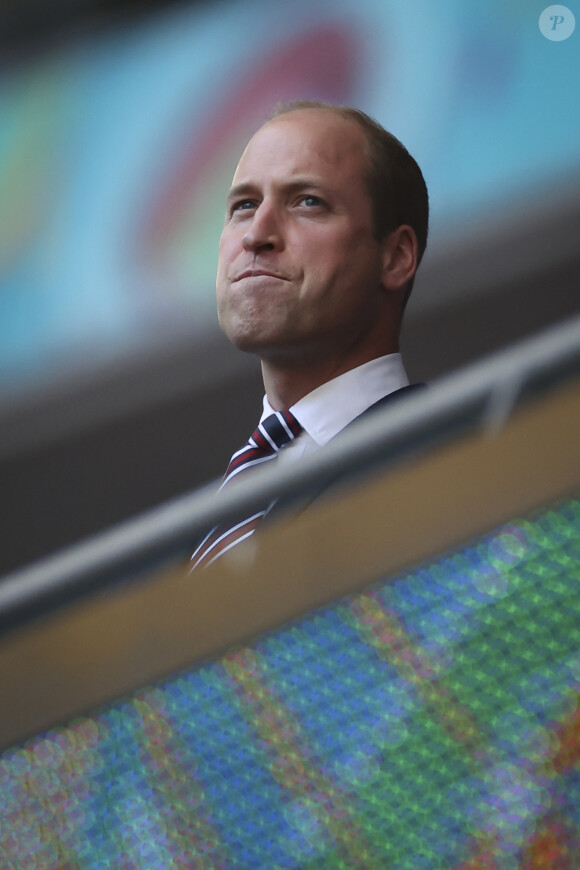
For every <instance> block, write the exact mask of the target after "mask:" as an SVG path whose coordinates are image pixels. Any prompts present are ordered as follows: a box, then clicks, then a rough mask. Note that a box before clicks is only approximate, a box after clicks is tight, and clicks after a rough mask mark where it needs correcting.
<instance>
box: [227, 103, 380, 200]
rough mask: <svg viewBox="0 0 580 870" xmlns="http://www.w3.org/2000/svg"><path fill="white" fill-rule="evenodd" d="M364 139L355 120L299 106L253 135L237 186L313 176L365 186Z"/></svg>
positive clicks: (240, 166) (245, 153)
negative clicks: (259, 180)
mask: <svg viewBox="0 0 580 870" xmlns="http://www.w3.org/2000/svg"><path fill="white" fill-rule="evenodd" d="M365 144H366V142H365V137H364V134H363V132H362V130H361V129H360V127H359V126H358V124H357V123H356V122H354V121H351V120H349V119H347V118H343V117H342V116H341V115H338V114H336V113H334V112H331V111H328V110H324V109H300V110H296V111H294V112H289V113H288V114H286V115H281V116H279V117H278V118H275V119H274V120H272V121H269V122H268V123H267V124H265V125H264V126H263V127H261V128H260V129H259V130H258V131H257V133H255V134H254V136H253V137H252V138H251V139H250V142H249V143H248V145H247V147H246V150H245V151H244V153H243V154H242V157H241V159H240V162H239V164H238V168H237V170H236V173H235V175H234V184H243V183H249V182H251V181H253V180H256V181H257V180H258V179H262V180H263V179H270V178H271V179H272V180H277V179H279V180H283V179H284V178H292V177H294V176H312V178H313V180H314V179H315V178H317V179H319V180H320V181H325V180H328V181H331V180H332V179H333V178H335V179H336V180H337V181H341V182H342V183H346V182H348V183H349V184H355V186H357V187H359V186H360V187H362V186H363V185H364V175H365V169H366V157H365V152H366V149H365Z"/></svg>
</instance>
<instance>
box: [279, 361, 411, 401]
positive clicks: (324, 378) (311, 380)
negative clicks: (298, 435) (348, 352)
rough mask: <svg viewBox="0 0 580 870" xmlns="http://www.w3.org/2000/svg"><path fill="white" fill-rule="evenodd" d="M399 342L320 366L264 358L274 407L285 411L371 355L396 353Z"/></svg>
mask: <svg viewBox="0 0 580 870" xmlns="http://www.w3.org/2000/svg"><path fill="white" fill-rule="evenodd" d="M398 349H399V348H398V346H394V347H391V348H389V349H387V348H385V349H383V350H382V351H381V352H380V353H376V354H374V355H372V356H368V357H365V358H364V359H362V358H361V359H359V360H349V362H348V363H342V364H332V363H330V362H327V363H326V364H321V365H318V366H313V365H302V366H294V367H291V366H289V365H288V364H284V363H282V364H280V363H276V362H275V361H273V360H264V359H263V360H262V376H263V379H264V389H265V391H266V396H267V397H268V402H269V403H270V405H271V407H272V408H273V409H274V411H282V410H285V409H287V408H290V407H291V406H292V405H295V404H296V402H298V401H300V399H303V398H304V396H307V395H308V394H309V393H311V392H312V391H313V390H316V389H317V388H318V387H321V386H322V384H326V383H328V381H332V380H333V379H334V378H337V377H338V376H339V375H343V374H344V373H345V372H348V371H350V370H351V369H354V368H358V366H359V365H363V364H364V363H366V362H370V361H371V360H372V359H377V358H378V357H380V356H384V355H386V354H389V353H397V352H398Z"/></svg>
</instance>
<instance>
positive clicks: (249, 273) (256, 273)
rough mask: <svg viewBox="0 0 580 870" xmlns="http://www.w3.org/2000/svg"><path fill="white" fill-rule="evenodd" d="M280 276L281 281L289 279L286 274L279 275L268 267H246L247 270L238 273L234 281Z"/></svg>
mask: <svg viewBox="0 0 580 870" xmlns="http://www.w3.org/2000/svg"><path fill="white" fill-rule="evenodd" d="M260 277H265V278H279V279H280V281H288V280H289V279H288V278H286V277H284V275H278V274H277V273H276V272H269V271H268V270H267V269H246V271H245V272H241V273H240V274H239V275H237V276H236V277H235V278H234V279H233V282H232V283H235V282H236V281H241V280H242V279H243V278H260Z"/></svg>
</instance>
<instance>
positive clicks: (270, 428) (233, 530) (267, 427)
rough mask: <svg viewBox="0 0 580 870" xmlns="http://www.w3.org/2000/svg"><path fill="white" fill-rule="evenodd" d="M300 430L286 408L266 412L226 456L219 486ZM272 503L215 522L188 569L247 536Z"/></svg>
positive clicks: (272, 453)
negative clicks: (238, 447)
mask: <svg viewBox="0 0 580 870" xmlns="http://www.w3.org/2000/svg"><path fill="white" fill-rule="evenodd" d="M301 431H302V426H301V425H300V423H299V422H298V420H297V419H296V417H294V415H293V414H291V413H290V411H278V412H276V413H275V414H270V416H269V417H266V419H265V420H262V422H261V423H260V424H259V425H258V428H257V429H256V431H255V432H254V433H253V434H252V436H251V437H250V440H249V441H248V443H247V444H246V445H245V447H242V449H241V450H238V451H237V452H236V453H234V455H233V456H232V458H231V459H230V464H229V465H228V467H227V471H226V473H225V475H224V479H223V481H222V485H221V487H220V490H221V489H223V488H224V486H229V485H231V483H233V482H235V481H236V480H239V479H240V478H241V477H243V476H244V475H245V474H247V473H248V472H249V471H250V470H251V469H252V468H255V467H256V466H258V465H261V464H262V463H264V462H269V461H270V460H272V459H276V457H277V456H278V452H279V450H280V449H281V448H282V447H284V445H286V444H289V443H290V441H293V440H294V438H296V436H297V435H299V434H300V432H301ZM272 504H273V502H271V503H270V504H269V505H268V506H267V507H265V508H264V509H263V510H259V511H257V512H256V513H254V514H252V515H251V516H250V517H246V518H245V519H243V520H241V521H240V522H237V523H235V524H233V525H232V524H231V523H223V524H221V525H218V526H215V528H213V529H212V530H211V531H210V532H209V533H208V534H207V535H206V536H205V538H204V539H203V541H202V542H201V543H200V544H199V545H198V547H197V549H196V550H195V552H194V553H193V555H192V557H191V571H194V570H195V569H196V568H201V567H206V566H207V565H211V563H212V562H215V560H216V559H217V558H218V557H219V556H221V555H223V554H224V553H225V552H227V551H228V550H230V549H231V548H232V547H235V545H236V544H239V543H240V542H241V541H243V540H245V539H246V538H249V537H250V535H252V534H253V533H254V531H255V529H256V526H257V525H258V524H259V523H260V521H261V520H262V519H263V518H264V516H265V514H266V513H267V511H268V510H269V509H270V507H271V506H272Z"/></svg>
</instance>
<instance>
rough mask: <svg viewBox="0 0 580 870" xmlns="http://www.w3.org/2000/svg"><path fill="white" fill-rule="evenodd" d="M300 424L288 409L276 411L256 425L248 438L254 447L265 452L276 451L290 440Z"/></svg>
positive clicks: (298, 429)
mask: <svg viewBox="0 0 580 870" xmlns="http://www.w3.org/2000/svg"><path fill="white" fill-rule="evenodd" d="M301 431H302V426H301V425H300V423H299V422H298V420H297V419H296V417H295V416H294V414H291V413H290V411H277V412H275V413H274V414H270V416H269V417H266V419H265V420H262V422H261V423H260V424H259V425H258V428H257V429H256V431H255V432H254V433H253V435H252V437H251V438H250V442H251V441H254V443H255V444H256V447H259V448H260V449H261V450H264V451H265V452H267V453H270V452H271V451H274V452H277V451H278V450H280V448H281V447H284V445H285V444H288V442H289V441H292V440H293V439H294V438H296V436H297V435H298V434H300V432H301Z"/></svg>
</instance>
